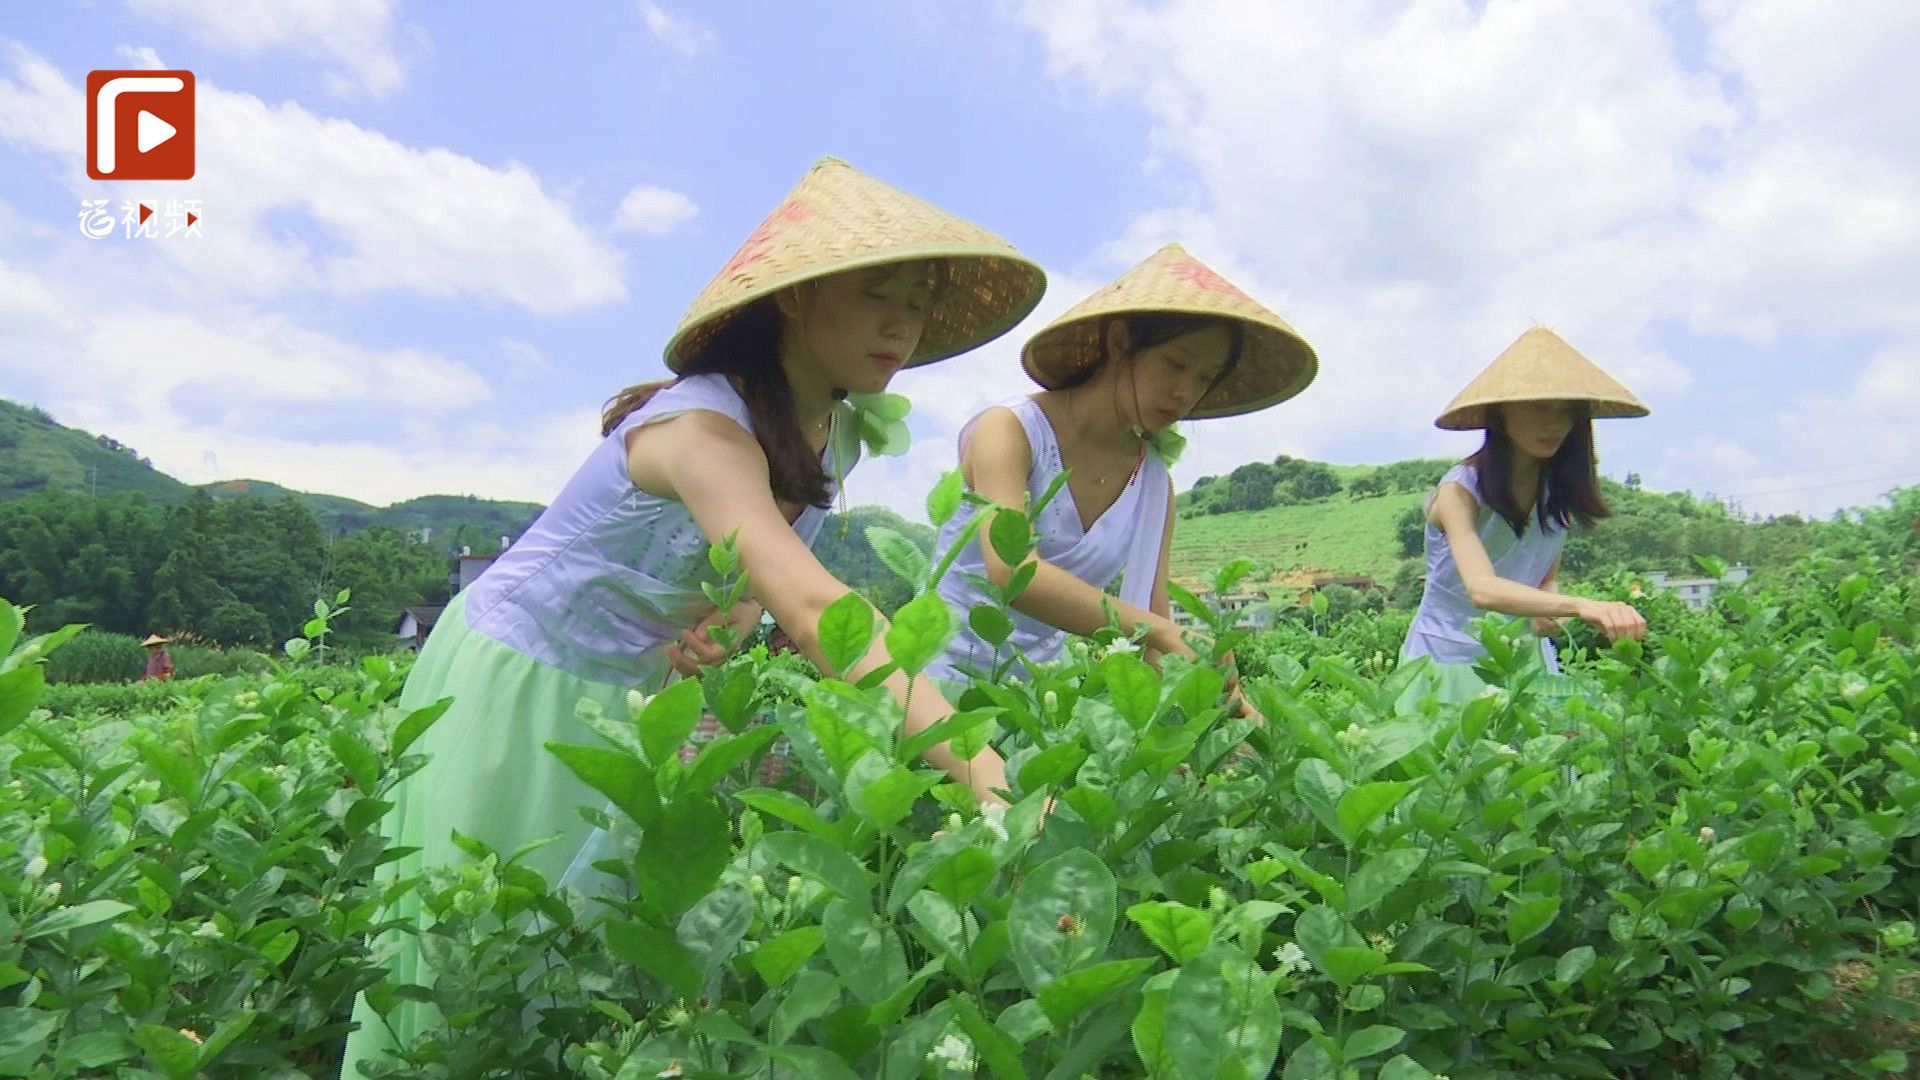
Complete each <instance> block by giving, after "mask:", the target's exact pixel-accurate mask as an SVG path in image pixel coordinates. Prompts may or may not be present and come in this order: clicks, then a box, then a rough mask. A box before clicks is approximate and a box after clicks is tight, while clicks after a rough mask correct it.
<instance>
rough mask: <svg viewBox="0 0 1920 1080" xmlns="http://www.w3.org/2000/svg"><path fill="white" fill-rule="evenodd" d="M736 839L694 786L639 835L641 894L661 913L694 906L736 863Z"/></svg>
mask: <svg viewBox="0 0 1920 1080" xmlns="http://www.w3.org/2000/svg"><path fill="white" fill-rule="evenodd" d="M687 685H693V684H691V683H689V684H687ZM732 837H733V819H732V817H730V816H729V815H728V814H727V812H726V811H725V810H724V809H722V808H721V806H720V804H719V803H718V802H717V801H715V800H714V798H713V796H712V795H710V794H708V793H706V792H703V791H697V790H696V791H690V792H688V793H687V794H686V795H683V796H681V797H680V798H678V799H675V800H674V801H673V803H672V804H671V805H669V806H668V807H667V808H666V810H665V811H664V812H663V813H662V814H661V815H660V820H659V822H658V824H657V825H656V826H654V827H649V828H647V829H646V830H645V832H644V833H643V834H642V836H641V840H640V852H639V856H638V857H637V858H635V859H634V861H633V872H634V879H635V883H636V884H638V885H639V887H640V896H641V898H642V899H643V900H645V901H646V902H647V903H648V904H649V905H650V906H651V907H652V908H653V909H654V910H655V911H657V912H659V913H660V914H661V915H663V916H669V917H671V916H675V915H678V914H680V913H681V912H683V911H685V910H686V909H687V908H689V907H691V906H692V905H693V903H694V901H696V900H699V899H700V898H701V897H703V896H705V895H707V893H708V892H710V891H711V890H712V889H713V886H714V883H715V882H717V881H719V880H720V874H721V872H722V871H724V870H725V869H726V868H727V864H728V863H729V862H732V861H733V845H732Z"/></svg>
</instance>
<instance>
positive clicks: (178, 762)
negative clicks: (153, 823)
mask: <svg viewBox="0 0 1920 1080" xmlns="http://www.w3.org/2000/svg"><path fill="white" fill-rule="evenodd" d="M135 747H136V748H137V750H138V752H139V754H140V760H141V761H144V762H146V765H147V768H149V769H151V770H153V774H154V776H156V777H158V778H159V780H160V782H161V783H163V784H165V785H167V787H169V788H172V789H173V793H174V794H175V795H178V796H180V797H181V798H182V799H185V800H187V801H188V802H193V801H194V800H195V799H196V798H198V797H199V794H200V768H199V766H198V764H197V763H195V762H194V761H193V760H192V759H191V758H189V757H187V756H186V755H185V754H182V753H181V752H180V751H178V750H175V749H174V748H173V747H171V746H168V745H167V744H166V743H163V742H161V741H160V740H159V738H158V737H157V736H153V737H148V738H143V739H139V740H137V741H136V742H135Z"/></svg>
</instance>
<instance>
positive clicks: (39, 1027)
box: [0, 1008, 185, 1076]
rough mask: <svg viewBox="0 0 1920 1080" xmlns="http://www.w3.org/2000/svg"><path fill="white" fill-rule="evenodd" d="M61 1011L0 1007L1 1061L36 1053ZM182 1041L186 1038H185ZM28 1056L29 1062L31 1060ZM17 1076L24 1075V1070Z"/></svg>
mask: <svg viewBox="0 0 1920 1080" xmlns="http://www.w3.org/2000/svg"><path fill="white" fill-rule="evenodd" d="M63 1015H65V1011H64V1010H62V1011H61V1012H43V1011H41V1010H39V1009H26V1008H19V1009H0V1061H5V1060H7V1059H8V1058H12V1057H15V1056H25V1055H27V1054H29V1053H32V1054H35V1055H36V1056H38V1052H39V1051H41V1050H44V1049H45V1048H46V1040H47V1037H48V1036H50V1035H52V1034H53V1033H54V1032H55V1031H56V1030H58V1029H59V1027H60V1018H61V1017H62V1016H63ZM182 1041H185V1039H184V1037H183V1038H182ZM31 1061H32V1059H31V1058H29V1059H28V1062H29V1063H31ZM14 1075H16V1076H26V1075H30V1073H29V1072H28V1071H26V1070H24V1069H23V1071H21V1072H18V1073H15V1074H14Z"/></svg>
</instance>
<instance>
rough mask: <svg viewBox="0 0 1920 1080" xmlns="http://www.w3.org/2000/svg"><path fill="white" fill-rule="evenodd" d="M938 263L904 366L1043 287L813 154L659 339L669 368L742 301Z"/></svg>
mask: <svg viewBox="0 0 1920 1080" xmlns="http://www.w3.org/2000/svg"><path fill="white" fill-rule="evenodd" d="M908 259H939V260H942V261H943V262H944V263H945V265H946V270H947V273H946V282H945V285H944V287H943V288H942V289H941V290H940V291H939V293H938V295H937V296H936V297H935V299H934V304H933V308H932V310H930V311H929V312H928V314H927V322H926V328H925V329H924V330H923V331H922V332H921V335H920V344H919V347H918V348H916V349H915V350H914V353H913V355H912V356H910V357H908V358H907V363H906V365H905V366H907V367H915V366H917V365H920V364H930V363H932V362H934V361H935V360H944V359H946V358H947V357H949V356H953V355H955V354H957V353H963V352H966V351H967V350H968V349H972V348H976V347H978V346H980V345H984V344H986V343H987V342H989V341H992V340H993V339H994V338H997V337H999V336H1000V335H1001V334H1004V333H1006V332H1007V331H1008V330H1011V329H1013V327H1014V325H1015V324H1016V323H1018V322H1019V321H1020V320H1021V319H1024V318H1026V317H1027V313H1028V312H1030V311H1032V310H1033V308H1034V306H1035V305H1036V304H1038V303H1039V302H1040V294H1041V293H1042V292H1044V291H1046V283H1047V277H1046V273H1045V272H1044V271H1042V270H1041V269H1040V267H1039V265H1038V264H1036V263H1034V262H1033V261H1032V260H1031V259H1028V258H1027V257H1026V256H1024V255H1022V254H1020V253H1019V252H1018V251H1016V250H1014V247H1013V245H1011V244H1009V243H1007V242H1006V241H1005V240H1002V239H1000V238H999V237H997V236H995V235H993V234H992V233H990V232H988V231H987V230H985V229H982V228H980V227H979V226H978V225H974V224H973V223H971V222H967V221H963V220H961V219H960V218H957V217H955V216H953V215H952V214H949V213H947V212H946V211H944V210H941V209H939V208H938V207H935V206H933V205H931V204H929V203H926V202H923V201H922V200H920V199H916V198H914V197H913V196H911V195H909V194H907V193H906V192H904V191H901V190H899V189H898V188H895V187H891V186H889V185H887V184H883V183H881V182H880V181H878V180H875V179H874V178H872V177H870V176H868V175H866V174H865V173H862V172H860V171H859V170H858V169H855V168H854V167H853V166H851V165H848V164H847V163H846V162H844V161H841V160H840V159H838V158H832V157H823V158H821V159H820V160H819V161H818V162H815V163H814V166H813V168H812V170H811V171H809V172H808V173H807V175H806V176H805V177H804V178H802V179H801V181H800V184H799V186H798V187H795V188H794V189H793V191H792V192H791V193H789V194H788V195H787V197H786V199H785V200H784V201H782V202H781V203H780V205H779V206H778V207H777V208H775V209H774V211H773V213H771V214H769V215H767V219H766V220H765V221H762V222H761V223H760V227H759V228H757V229H755V230H753V235H751V236H749V237H747V241H746V243H744V244H741V245H740V250H738V251H736V252H734V253H733V258H731V259H728V260H727V265H726V266H724V267H722V268H721V270H720V273H719V274H717V275H715V277H714V279H713V280H712V281H710V282H708V283H707V287H706V288H704V289H702V290H700V295H699V296H696V297H694V300H693V305H692V306H691V307H690V308H688V309H687V314H686V316H685V317H684V318H682V319H681V320H680V327H679V329H677V330H675V331H674V332H673V337H672V339H671V340H669V341H668V342H667V350H666V359H667V367H669V368H671V369H672V370H674V371H676V372H677V371H679V370H681V369H682V367H683V366H685V364H686V363H687V362H688V361H689V360H691V359H692V358H693V357H695V356H697V355H699V353H700V350H701V349H703V348H705V347H706V344H707V342H708V341H709V340H710V339H711V338H712V336H713V333H714V331H715V330H716V329H718V328H719V327H720V326H721V325H722V324H723V323H725V322H726V321H727V319H729V318H731V317H733V316H734V315H736V314H738V313H739V312H740V310H741V309H742V308H744V307H746V306H747V305H748V304H751V303H753V302H754V301H755V300H759V299H761V298H762V297H765V296H769V295H771V294H773V293H774V292H777V291H779V290H780V289H784V288H786V287H787V286H789V285H797V284H799V283H800V282H803V281H808V280H811V279H813V278H817V277H824V276H826V275H828V274H835V273H839V272H841V271H843V270H858V269H861V268H864V267H869V266H884V265H886V264H887V263H894V262H901V261H904V260H908Z"/></svg>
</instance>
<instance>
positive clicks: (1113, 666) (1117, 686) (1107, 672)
mask: <svg viewBox="0 0 1920 1080" xmlns="http://www.w3.org/2000/svg"><path fill="white" fill-rule="evenodd" d="M1099 672H1100V675H1101V676H1102V677H1103V678H1104V679H1105V680H1106V683H1107V697H1108V700H1109V701H1110V702H1111V703H1112V704H1113V707H1114V708H1115V709H1118V710H1119V712H1120V715H1121V716H1124V717H1126V718H1127V720H1128V722H1129V723H1131V724H1133V726H1134V727H1135V728H1136V729H1138V728H1144V727H1146V726H1147V724H1148V723H1150V722H1151V721H1152V720H1153V716H1154V713H1156V712H1158V711H1159V709H1160V676H1158V675H1156V674H1154V671H1153V669H1152V668H1150V667H1148V666H1147V665H1146V663H1145V662H1144V661H1142V660H1141V659H1139V658H1138V657H1135V656H1129V655H1127V654H1126V653H1115V654H1114V655H1112V656H1108V657H1107V658H1106V659H1104V660H1102V661H1100V668H1099Z"/></svg>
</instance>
